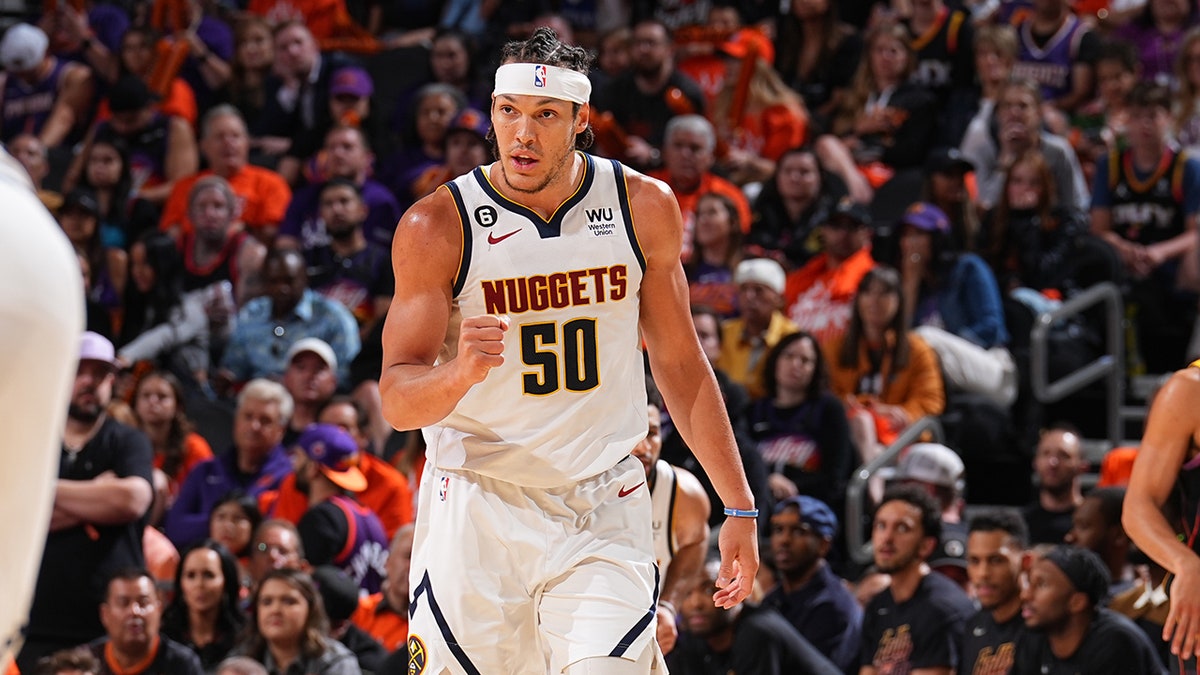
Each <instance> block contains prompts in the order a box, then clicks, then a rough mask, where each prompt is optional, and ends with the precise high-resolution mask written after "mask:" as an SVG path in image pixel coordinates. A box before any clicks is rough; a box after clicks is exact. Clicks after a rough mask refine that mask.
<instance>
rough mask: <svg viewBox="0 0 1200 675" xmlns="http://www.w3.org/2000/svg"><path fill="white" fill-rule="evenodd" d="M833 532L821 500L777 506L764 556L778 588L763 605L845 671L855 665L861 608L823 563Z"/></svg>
mask: <svg viewBox="0 0 1200 675" xmlns="http://www.w3.org/2000/svg"><path fill="white" fill-rule="evenodd" d="M837 534H838V519H837V516H836V515H834V513H833V511H832V510H830V508H829V506H828V505H826V504H825V502H822V501H820V500H817V499H814V498H812V497H807V496H804V495H800V496H796V497H790V498H788V499H785V500H782V501H780V502H779V503H778V504H776V505H775V512H774V515H772V516H771V539H770V549H769V550H768V551H767V552H766V554H767V557H768V559H770V560H772V561H773V562H774V567H775V570H776V577H777V579H778V581H779V585H778V586H776V587H775V589H774V590H772V591H771V592H770V593H768V594H767V596H766V597H765V598H763V605H764V606H767V607H772V608H774V609H776V610H777V611H778V612H779V613H780V614H782V615H783V618H785V619H787V620H788V622H789V623H791V624H792V626H794V627H795V628H796V630H797V631H799V632H800V634H801V635H802V636H804V638H805V639H806V640H808V641H809V642H811V643H812V645H813V647H816V648H817V650H818V651H820V652H821V653H822V654H824V655H825V656H826V657H827V658H829V659H830V660H831V661H833V662H834V664H836V665H837V666H838V668H841V669H842V671H843V672H847V673H849V672H854V670H855V667H856V666H857V665H858V652H859V640H860V634H859V627H860V625H861V623H862V608H861V607H859V605H858V603H857V602H855V600H854V595H853V594H851V592H850V590H849V589H848V588H847V587H846V585H845V584H844V582H843V581H842V579H840V578H838V576H837V575H836V574H834V572H833V570H832V569H831V568H830V566H829V563H828V562H826V558H827V557H828V556H829V554H830V551H831V548H832V546H833V541H834V540H835V539H837Z"/></svg>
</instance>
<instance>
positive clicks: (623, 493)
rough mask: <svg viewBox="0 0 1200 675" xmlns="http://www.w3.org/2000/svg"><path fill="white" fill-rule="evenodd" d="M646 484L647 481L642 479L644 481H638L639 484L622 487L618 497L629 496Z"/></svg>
mask: <svg viewBox="0 0 1200 675" xmlns="http://www.w3.org/2000/svg"><path fill="white" fill-rule="evenodd" d="M645 484H646V481H642V482H640V483H638V484H637V485H634V486H633V487H631V488H621V489H620V490H618V491H617V499H620V498H622V497H628V496H629V495H631V494H633V491H634V490H636V489H638V488H640V487H642V486H643V485H645Z"/></svg>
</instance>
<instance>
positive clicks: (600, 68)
mask: <svg viewBox="0 0 1200 675" xmlns="http://www.w3.org/2000/svg"><path fill="white" fill-rule="evenodd" d="M632 51H633V32H632V31H631V30H629V27H628V26H621V27H619V28H614V29H613V30H611V31H608V32H606V33H604V34H603V35H601V36H600V38H599V40H598V41H597V44H596V63H595V65H594V67H593V68H592V72H590V73H588V78H589V79H591V81H592V91H602V90H603V89H604V88H605V87H607V86H608V83H609V82H612V80H613V78H615V77H616V76H618V75H620V74H622V73H624V72H626V71H628V70H629V68H630V67H632V65H633V60H632V58H631V52H632Z"/></svg>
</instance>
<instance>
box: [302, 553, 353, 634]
mask: <svg viewBox="0 0 1200 675" xmlns="http://www.w3.org/2000/svg"><path fill="white" fill-rule="evenodd" d="M312 580H313V584H314V585H315V586H316V587H317V592H318V593H320V594H321V600H322V601H324V603H325V614H326V615H327V616H328V617H329V620H330V621H332V622H333V623H334V624H338V623H341V622H342V621H345V620H346V619H349V618H350V615H351V614H354V611H355V610H356V609H358V592H359V587H358V584H357V583H356V582H355V581H354V579H352V578H350V575H349V574H346V573H345V572H344V571H342V570H341V568H338V567H334V566H333V565H317V566H316V567H314V568H313V571H312Z"/></svg>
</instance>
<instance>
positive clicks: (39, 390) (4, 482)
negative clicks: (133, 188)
mask: <svg viewBox="0 0 1200 675" xmlns="http://www.w3.org/2000/svg"><path fill="white" fill-rule="evenodd" d="M0 204H3V205H4V215H3V217H0V354H4V356H5V365H4V376H3V377H0V410H3V411H4V422H3V423H2V424H0V448H4V452H5V455H4V464H5V470H4V472H3V474H0V494H3V495H4V499H3V500H0V530H2V531H3V532H4V546H3V547H2V548H0V569H2V570H4V574H3V577H2V578H3V581H2V582H0V597H3V598H5V600H4V602H2V603H0V641H2V642H0V644H3V645H4V646H3V647H0V667H5V665H6V664H7V662H8V658H9V657H10V656H11V655H12V654H11V653H9V652H8V651H7V650H9V649H11V648H13V647H19V646H20V635H19V631H20V628H21V626H23V625H24V624H25V622H26V621H27V620H28V618H29V602H30V599H31V594H32V592H33V585H34V581H35V580H36V578H37V573H38V565H39V563H40V561H41V557H42V545H43V544H45V542H46V531H47V529H48V528H49V526H50V508H51V506H52V502H53V501H54V481H55V479H56V478H57V476H58V456H59V442H60V440H61V437H62V430H63V426H64V425H65V424H66V417H67V402H68V399H69V398H70V394H71V385H72V382H73V381H74V378H75V368H76V365H77V363H78V360H79V359H78V356H79V336H80V335H81V334H82V333H83V281H82V279H81V278H80V276H79V262H78V260H77V259H76V258H75V254H74V253H73V252H72V251H71V244H70V242H68V241H67V238H66V235H64V234H63V232H62V229H61V228H59V226H58V223H55V222H54V219H53V218H51V217H50V214H49V213H48V212H47V211H46V207H44V206H42V203H41V201H39V200H38V198H37V195H36V194H35V193H34V191H33V184H32V183H31V182H30V181H29V175H28V174H26V173H25V169H24V168H22V167H21V165H20V164H18V163H17V161H16V160H15V159H13V158H12V157H11V156H10V155H9V154H8V153H7V152H5V151H4V150H3V149H0Z"/></svg>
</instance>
